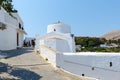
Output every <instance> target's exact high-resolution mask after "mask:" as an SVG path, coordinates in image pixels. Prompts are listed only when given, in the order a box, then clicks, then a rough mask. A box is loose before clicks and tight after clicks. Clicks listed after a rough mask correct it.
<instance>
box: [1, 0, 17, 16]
mask: <svg viewBox="0 0 120 80" xmlns="http://www.w3.org/2000/svg"><path fill="white" fill-rule="evenodd" d="M0 6H2V7H3V8H4V9H5V10H6V11H7V12H8V13H9V14H10V13H11V12H17V10H15V9H13V5H12V0H0Z"/></svg>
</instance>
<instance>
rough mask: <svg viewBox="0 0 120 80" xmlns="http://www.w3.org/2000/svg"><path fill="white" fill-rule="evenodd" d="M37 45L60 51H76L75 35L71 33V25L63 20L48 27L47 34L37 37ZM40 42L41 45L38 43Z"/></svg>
mask: <svg viewBox="0 0 120 80" xmlns="http://www.w3.org/2000/svg"><path fill="white" fill-rule="evenodd" d="M37 38H39V39H36V40H37V41H36V42H37V45H36V47H38V48H39V46H46V47H48V48H51V49H53V50H55V51H59V52H75V41H74V35H73V34H71V27H70V26H69V25H67V24H65V23H63V22H60V21H58V22H56V23H54V24H50V25H48V27H47V34H46V35H44V36H41V37H39V36H38V37H37ZM38 44H39V45H38Z"/></svg>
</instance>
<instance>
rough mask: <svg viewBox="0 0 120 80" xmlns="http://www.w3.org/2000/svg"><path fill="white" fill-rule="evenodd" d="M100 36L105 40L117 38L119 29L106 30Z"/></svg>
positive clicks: (119, 36)
mask: <svg viewBox="0 0 120 80" xmlns="http://www.w3.org/2000/svg"><path fill="white" fill-rule="evenodd" d="M102 38H105V39H107V40H109V39H112V40H118V39H120V30H114V31H111V32H108V33H106V34H105V35H103V36H102Z"/></svg>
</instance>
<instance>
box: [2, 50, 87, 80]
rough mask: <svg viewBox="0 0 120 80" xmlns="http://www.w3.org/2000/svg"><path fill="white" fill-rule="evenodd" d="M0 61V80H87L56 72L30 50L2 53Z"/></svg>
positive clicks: (59, 71)
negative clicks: (3, 55) (4, 56)
mask: <svg viewBox="0 0 120 80" xmlns="http://www.w3.org/2000/svg"><path fill="white" fill-rule="evenodd" d="M4 52H5V53H7V58H6V59H1V60H0V80H87V79H82V78H78V77H76V76H73V75H70V74H68V73H65V72H63V71H61V70H56V69H54V68H53V67H52V65H51V64H49V63H47V62H46V61H45V60H44V59H43V58H42V57H41V56H39V55H37V54H35V53H34V52H33V49H32V48H22V49H18V50H11V51H4Z"/></svg>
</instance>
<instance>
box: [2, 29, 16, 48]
mask: <svg viewBox="0 0 120 80" xmlns="http://www.w3.org/2000/svg"><path fill="white" fill-rule="evenodd" d="M16 36H17V32H16V29H14V28H13V27H7V29H5V30H3V31H2V30H0V50H10V49H16V47H17V42H16V40H17V39H16V38H17V37H16Z"/></svg>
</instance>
